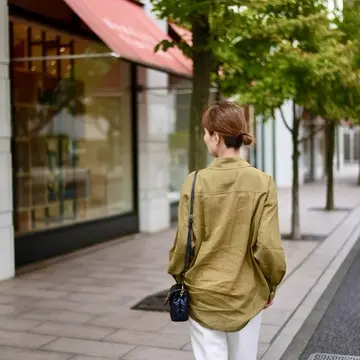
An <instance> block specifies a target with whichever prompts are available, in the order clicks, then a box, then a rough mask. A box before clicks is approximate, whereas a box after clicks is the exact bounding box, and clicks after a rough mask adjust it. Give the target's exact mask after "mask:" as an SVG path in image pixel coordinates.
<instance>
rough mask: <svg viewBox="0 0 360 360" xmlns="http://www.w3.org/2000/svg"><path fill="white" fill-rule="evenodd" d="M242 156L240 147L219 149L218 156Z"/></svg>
mask: <svg viewBox="0 0 360 360" xmlns="http://www.w3.org/2000/svg"><path fill="white" fill-rule="evenodd" d="M237 156H240V149H238V150H236V149H233V148H225V149H223V150H221V151H219V153H218V156H217V157H218V158H222V157H224V158H225V157H237Z"/></svg>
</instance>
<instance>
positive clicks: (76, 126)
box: [12, 19, 134, 233]
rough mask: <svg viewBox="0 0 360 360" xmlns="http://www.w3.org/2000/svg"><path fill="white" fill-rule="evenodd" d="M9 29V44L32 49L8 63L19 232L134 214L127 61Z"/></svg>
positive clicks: (43, 34) (55, 37) (52, 34)
mask: <svg viewBox="0 0 360 360" xmlns="http://www.w3.org/2000/svg"><path fill="white" fill-rule="evenodd" d="M12 28H13V33H14V36H13V38H14V43H13V44H12V46H17V45H16V44H20V45H21V48H24V49H28V48H29V49H30V51H29V52H28V53H27V54H30V56H28V55H23V54H22V55H21V56H18V57H17V58H20V57H21V58H24V57H25V58H26V59H22V60H21V61H18V62H16V58H15V59H13V60H15V61H14V62H12V64H13V71H12V74H13V75H12V76H13V78H12V91H13V101H14V103H13V105H14V116H13V119H12V121H13V128H14V140H15V143H16V146H15V156H14V172H15V179H16V180H15V191H16V203H15V211H16V232H17V233H27V232H31V231H38V230H42V229H47V228H51V227H57V226H63V225H67V224H71V223H74V222H79V221H84V220H91V219H99V218H103V217H106V216H111V215H118V214H124V213H129V212H132V211H133V210H134V207H133V206H134V201H133V178H132V166H133V163H132V143H131V139H132V136H131V98H130V96H131V92H130V68H129V66H130V65H129V64H128V63H125V62H123V61H120V60H119V59H117V58H113V57H109V56H107V55H106V54H109V53H110V52H111V51H110V50H109V49H108V48H107V47H105V46H103V45H101V44H98V43H92V42H89V41H87V40H84V39H81V38H75V37H73V38H72V37H70V36H69V35H64V34H62V33H59V32H57V31H54V30H51V29H47V28H42V27H41V28H40V27H36V26H34V25H30V24H26V23H25V22H23V21H20V20H18V19H12ZM29 28H30V29H31V31H30V34H32V35H33V36H34V37H35V41H33V40H31V39H32V37H31V36H30V37H27V34H28V31H27V29H29ZM39 39H40V40H39ZM39 42H40V43H39ZM22 52H23V51H22ZM95 52H96V53H104V56H99V57H94V56H92V55H91V54H93V53H95ZM79 54H81V55H85V54H88V55H87V56H81V57H75V58H74V57H72V55H79ZM34 56H36V57H37V58H36V61H35V60H34V59H32V57H34ZM63 56H64V58H62V57H63ZM39 58H40V60H39ZM18 60H19V59H18ZM24 64H25V66H24Z"/></svg>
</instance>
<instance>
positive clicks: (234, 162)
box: [209, 156, 251, 169]
mask: <svg viewBox="0 0 360 360" xmlns="http://www.w3.org/2000/svg"><path fill="white" fill-rule="evenodd" d="M249 166H251V165H250V164H249V163H248V162H247V161H246V160H244V159H243V158H242V157H240V156H235V157H218V158H215V159H214V160H213V161H212V162H211V164H210V165H209V169H236V168H242V167H249Z"/></svg>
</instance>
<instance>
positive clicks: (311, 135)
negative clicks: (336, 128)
mask: <svg viewBox="0 0 360 360" xmlns="http://www.w3.org/2000/svg"><path fill="white" fill-rule="evenodd" d="M324 129H325V126H324V125H322V126H320V127H319V128H317V129H316V130H314V131H312V132H311V134H310V136H306V137H302V138H301V139H299V143H303V142H305V141H307V140H309V139H311V138H312V137H313V136H314V135H316V134H318V133H319V132H321V131H323V130H324Z"/></svg>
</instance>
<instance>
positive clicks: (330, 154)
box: [325, 120, 335, 211]
mask: <svg viewBox="0 0 360 360" xmlns="http://www.w3.org/2000/svg"><path fill="white" fill-rule="evenodd" d="M334 151H335V122H334V121H331V120H326V154H325V155H326V161H325V166H326V206H325V210H327V211H331V210H334Z"/></svg>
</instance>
